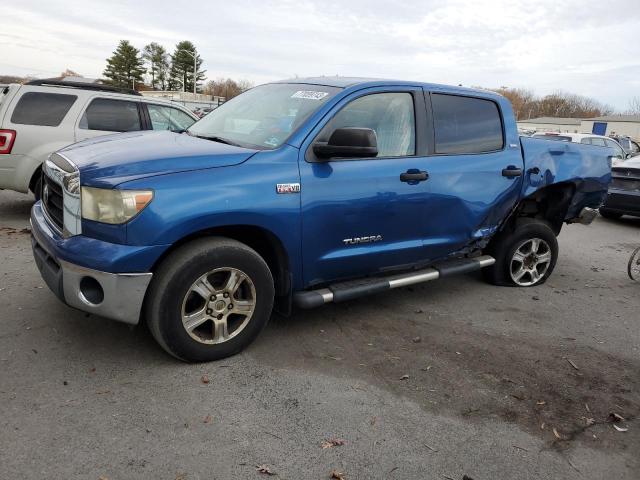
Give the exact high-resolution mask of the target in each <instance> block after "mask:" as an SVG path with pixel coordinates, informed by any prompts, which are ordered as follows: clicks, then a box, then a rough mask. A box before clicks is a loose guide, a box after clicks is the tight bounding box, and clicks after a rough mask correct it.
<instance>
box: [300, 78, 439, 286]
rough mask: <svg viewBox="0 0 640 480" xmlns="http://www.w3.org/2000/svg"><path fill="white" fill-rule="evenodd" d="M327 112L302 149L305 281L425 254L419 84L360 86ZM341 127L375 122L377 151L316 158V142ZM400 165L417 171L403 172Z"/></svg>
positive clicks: (345, 275)
mask: <svg viewBox="0 0 640 480" xmlns="http://www.w3.org/2000/svg"><path fill="white" fill-rule="evenodd" d="M327 118H328V120H325V121H324V124H323V125H320V126H318V127H317V129H316V130H315V132H319V133H316V134H315V135H312V138H310V139H309V140H308V141H307V142H306V143H305V144H304V145H303V148H302V149H301V153H300V155H301V158H300V161H299V165H300V178H301V202H302V245H303V249H302V256H303V269H304V280H305V284H307V285H315V284H318V283H324V282H330V281H335V280H338V279H341V278H348V277H360V276H363V275H366V274H370V273H374V272H378V271H381V270H384V269H385V268H387V267H392V266H400V265H407V264H413V263H415V262H417V261H419V260H420V259H421V258H423V256H424V252H423V242H422V240H423V238H422V236H423V232H424V229H423V224H424V215H425V204H426V195H427V183H428V182H427V181H423V180H420V179H419V177H420V175H419V172H422V171H425V168H426V162H427V158H426V155H425V154H426V148H425V146H424V138H423V135H422V132H424V131H425V128H424V122H425V118H426V115H425V106H424V96H423V93H422V91H421V89H419V88H415V89H414V88H407V87H404V88H386V89H384V90H381V89H368V90H365V91H361V92H357V93H354V94H353V95H352V96H350V97H347V98H345V99H344V100H343V101H342V102H340V103H339V104H338V105H336V107H335V108H334V110H333V112H332V113H331V114H329V115H328V116H327ZM341 127H361V128H371V129H373V130H374V131H375V132H376V135H377V142H378V155H377V157H375V158H359V159H331V160H329V161H324V160H323V161H320V159H318V158H316V157H315V156H314V154H313V151H312V148H311V145H312V144H313V142H314V141H316V140H324V141H326V140H327V139H328V138H329V136H330V135H331V133H332V132H333V131H334V130H335V129H336V128H341ZM416 132H419V134H418V135H416ZM403 173H410V174H412V173H413V174H414V175H404V176H403V177H402V178H403V179H404V180H401V175H402V174H403ZM416 173H418V175H417V176H416V175H415V174H416ZM415 178H418V179H417V180H415ZM412 179H413V180H412Z"/></svg>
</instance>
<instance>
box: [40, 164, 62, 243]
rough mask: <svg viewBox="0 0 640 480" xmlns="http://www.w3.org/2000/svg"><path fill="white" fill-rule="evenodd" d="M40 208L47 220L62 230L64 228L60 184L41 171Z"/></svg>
mask: <svg viewBox="0 0 640 480" xmlns="http://www.w3.org/2000/svg"><path fill="white" fill-rule="evenodd" d="M40 198H41V199H42V208H43V209H44V211H45V213H46V214H47V216H48V217H49V220H51V222H52V223H53V224H54V225H55V226H56V227H57V228H58V230H60V231H62V230H63V228H64V197H63V195H62V186H61V185H59V184H58V183H56V182H55V181H54V180H53V179H52V178H50V177H49V176H48V175H46V174H45V173H44V172H43V173H42V194H41V196H40Z"/></svg>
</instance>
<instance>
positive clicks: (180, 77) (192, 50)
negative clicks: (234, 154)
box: [103, 40, 252, 99]
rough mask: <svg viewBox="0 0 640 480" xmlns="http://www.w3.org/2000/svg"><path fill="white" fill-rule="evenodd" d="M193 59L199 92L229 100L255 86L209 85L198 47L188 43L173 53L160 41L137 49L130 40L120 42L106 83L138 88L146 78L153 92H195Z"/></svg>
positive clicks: (223, 80) (220, 82) (109, 63)
mask: <svg viewBox="0 0 640 480" xmlns="http://www.w3.org/2000/svg"><path fill="white" fill-rule="evenodd" d="M194 58H195V70H196V79H195V81H196V91H197V92H202V93H205V94H208V95H217V96H221V97H225V98H226V99H229V98H232V97H235V96H236V95H239V94H240V93H242V92H244V91H245V90H247V89H249V88H251V87H252V84H251V83H250V82H249V81H247V80H237V81H236V80H233V79H231V78H219V79H217V80H210V81H208V82H207V83H206V84H205V83H203V82H204V80H205V79H206V76H205V73H206V70H202V69H201V67H202V58H201V57H200V54H199V53H198V51H197V49H196V47H195V45H194V44H193V43H191V42H190V41H188V40H185V41H182V42H178V44H176V46H175V49H174V51H173V53H172V54H169V52H168V51H167V49H166V48H164V47H163V46H162V45H160V44H159V43H157V42H151V43H150V44H148V45H146V46H145V47H144V48H143V49H142V50H138V49H137V48H136V47H134V46H133V45H132V44H131V43H130V42H129V41H128V40H121V41H120V43H119V44H118V47H117V48H116V50H115V51H114V52H113V54H112V55H111V57H109V58H108V59H107V67H106V68H105V70H104V73H103V75H104V76H105V77H106V78H107V82H108V83H109V84H111V85H114V86H117V87H120V88H135V85H136V84H138V86H140V84H142V83H144V77H145V75H147V80H148V86H149V87H150V88H151V89H152V90H183V91H186V92H193V91H194V89H193V81H194V75H193V71H194Z"/></svg>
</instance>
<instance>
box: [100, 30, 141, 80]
mask: <svg viewBox="0 0 640 480" xmlns="http://www.w3.org/2000/svg"><path fill="white" fill-rule="evenodd" d="M144 71H145V68H144V62H143V60H142V58H141V57H140V51H139V50H138V49H137V48H135V47H134V46H133V45H131V44H130V43H129V42H128V41H127V40H120V44H119V45H118V48H116V50H115V52H113V55H112V56H111V58H108V59H107V68H106V69H105V70H104V73H103V75H104V76H105V77H107V78H108V79H109V83H110V84H112V85H114V86H116V87H122V88H133V86H134V81H136V82H142V74H143V73H144Z"/></svg>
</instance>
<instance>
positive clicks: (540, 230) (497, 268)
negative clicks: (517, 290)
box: [482, 218, 558, 287]
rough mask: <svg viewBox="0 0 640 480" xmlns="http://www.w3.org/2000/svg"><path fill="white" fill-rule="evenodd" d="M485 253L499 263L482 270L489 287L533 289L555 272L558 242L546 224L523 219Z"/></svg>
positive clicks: (492, 242)
mask: <svg viewBox="0 0 640 480" xmlns="http://www.w3.org/2000/svg"><path fill="white" fill-rule="evenodd" d="M536 245H537V247H536ZM485 253H488V254H489V255H492V256H493V257H494V258H495V259H496V263H494V264H493V265H492V266H490V267H486V268H484V269H483V270H482V272H483V275H484V277H485V280H487V281H488V282H489V283H492V284H494V285H500V286H509V287H533V286H536V285H542V284H543V283H544V282H545V281H546V280H547V278H549V276H550V275H551V273H552V272H553V269H554V268H555V266H556V261H557V260H558V241H557V239H556V236H555V234H554V233H553V230H552V229H551V227H550V226H549V224H547V223H546V222H543V221H540V220H535V219H529V218H522V219H519V220H518V221H517V223H516V225H515V229H513V230H506V231H503V232H501V233H500V234H498V236H497V237H496V238H494V239H493V240H492V241H491V243H490V244H489V247H488V248H487V249H486V251H485ZM516 253H517V254H518V255H517V257H516ZM545 259H546V260H547V261H544V260H545ZM523 270H524V271H525V273H524V274H522V272H523ZM520 274H522V276H520V277H519V278H518V276H519V275H520Z"/></svg>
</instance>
